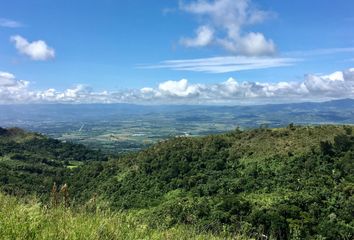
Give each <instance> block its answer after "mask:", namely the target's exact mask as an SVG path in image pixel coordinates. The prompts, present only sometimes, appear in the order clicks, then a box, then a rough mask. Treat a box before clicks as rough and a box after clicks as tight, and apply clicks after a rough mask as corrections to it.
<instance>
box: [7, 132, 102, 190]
mask: <svg viewBox="0 0 354 240" xmlns="http://www.w3.org/2000/svg"><path fill="white" fill-rule="evenodd" d="M106 160H107V157H106V156H104V155H103V154H102V153H101V152H99V151H92V150H89V149H87V148H86V147H84V146H83V145H77V144H71V143H64V142H60V141H58V140H54V139H50V138H46V137H44V136H42V135H39V134H33V133H27V132H25V131H23V130H21V129H17V128H13V129H3V128H0V190H2V191H4V192H6V193H10V194H16V195H25V194H30V193H36V194H38V195H41V196H44V195H45V194H47V193H48V189H50V187H51V186H52V185H53V183H54V182H58V183H63V182H64V181H65V178H66V176H67V175H70V174H71V172H70V171H69V170H70V167H72V164H74V163H76V164H78V163H83V162H89V161H91V162H93V161H106Z"/></svg>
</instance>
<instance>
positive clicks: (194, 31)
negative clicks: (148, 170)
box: [0, 0, 354, 105]
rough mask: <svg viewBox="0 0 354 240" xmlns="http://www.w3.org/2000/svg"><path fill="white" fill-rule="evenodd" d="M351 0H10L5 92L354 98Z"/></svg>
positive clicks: (5, 7)
mask: <svg viewBox="0 0 354 240" xmlns="http://www.w3.org/2000/svg"><path fill="white" fill-rule="evenodd" d="M353 26H354V1H352V0H338V1H335V2H334V1H333V0H313V1H308V0H297V1H282V0H267V1H265V0H153V1H152V0H151V1H146V0H129V1H124V0H120V1H116V0H100V1H93V0H91V1H88V0H85V1H84V0H76V1H72V0H61V1H47V0H27V1H22V0H3V1H1V3H0V103H1V104H12V103H56V102H59V103H120V102H127V103H137V104H231V105H233V104H234V105H238V104H258V103H265V102H267V103H280V102H299V101H324V100H330V99H338V98H347V97H348V98H354V68H353V67H354V28H353Z"/></svg>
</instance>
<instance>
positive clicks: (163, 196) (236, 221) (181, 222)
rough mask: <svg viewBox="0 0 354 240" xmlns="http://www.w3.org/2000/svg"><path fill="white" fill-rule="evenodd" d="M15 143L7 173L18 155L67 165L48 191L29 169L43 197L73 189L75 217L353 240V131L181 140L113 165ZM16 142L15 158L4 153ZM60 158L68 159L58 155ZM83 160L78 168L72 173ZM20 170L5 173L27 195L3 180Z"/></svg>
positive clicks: (294, 130) (91, 154) (30, 140)
mask: <svg viewBox="0 0 354 240" xmlns="http://www.w3.org/2000/svg"><path fill="white" fill-rule="evenodd" d="M15 135H16V136H18V134H15ZM28 136H31V137H28ZM12 138H14V137H4V139H7V140H2V142H1V144H0V147H1V154H2V157H0V159H1V158H2V160H0V164H3V162H5V163H6V164H7V165H6V166H12V165H11V164H13V163H16V162H19V161H20V162H21V164H23V163H24V162H26V161H25V160H19V159H18V158H13V157H9V156H12V155H11V154H16V153H20V154H22V155H24V153H26V154H28V156H37V157H38V158H40V159H42V160H41V161H39V160H34V162H33V164H35V163H36V164H37V163H38V164H39V163H41V164H43V161H44V160H46V161H48V160H49V159H54V160H55V162H58V163H61V164H62V165H61V166H60V167H59V168H58V169H57V170H58V171H59V173H58V172H56V173H55V174H51V173H49V171H48V172H47V173H46V175H48V176H49V177H50V178H49V180H48V181H47V182H44V181H43V179H42V180H37V177H38V173H33V171H32V170H28V169H27V171H28V172H30V173H31V174H29V173H28V174H29V175H28V178H29V179H33V180H32V181H37V182H36V184H37V186H36V187H37V188H39V189H41V187H43V190H40V191H37V190H36V189H34V188H35V187H32V188H33V189H31V190H33V191H35V192H37V193H44V189H49V187H48V186H49V183H51V184H52V183H53V182H54V181H57V183H64V182H67V183H68V185H69V192H70V196H71V200H72V206H73V207H74V208H77V207H82V206H86V207H87V209H88V211H93V212H95V211H98V210H99V211H108V210H109V209H111V210H116V211H123V212H124V214H128V213H131V212H135V213H136V214H137V215H139V216H140V218H142V219H145V220H146V222H145V223H146V224H147V226H148V228H149V229H150V228H152V229H153V228H165V229H171V228H174V227H176V226H185V225H192V226H193V229H194V230H195V231H199V232H206V231H209V232H213V233H216V234H222V233H224V232H227V233H229V234H235V235H238V236H240V235H243V236H248V237H249V238H256V239H257V238H261V237H262V236H263V237H267V238H269V239H352V238H353V237H354V220H353V215H354V197H353V191H354V181H353V180H354V179H353V178H354V172H353V169H354V168H353V161H354V135H353V127H350V126H316V127H299V126H293V125H289V126H288V127H287V128H283V129H266V128H265V129H254V130H250V131H240V130H234V131H232V132H229V133H227V134H222V135H215V136H208V137H201V138H188V137H178V138H174V139H171V140H168V141H163V142H161V143H159V144H156V145H154V146H152V147H150V148H148V149H146V150H143V151H141V152H138V153H131V154H128V155H125V156H122V157H119V158H115V159H111V160H109V161H105V160H106V157H105V156H102V154H100V153H99V152H95V151H90V150H87V149H85V148H84V147H82V146H77V149H76V148H75V146H76V145H72V144H68V143H60V142H57V141H55V140H50V139H47V138H44V137H42V136H37V135H34V136H33V135H31V134H29V135H28V134H24V135H22V137H17V139H21V140H16V139H15V140H8V139H12ZM41 141H44V142H43V145H46V144H47V143H48V144H50V143H51V142H53V141H55V142H56V145H55V146H56V147H55V148H53V146H48V147H43V146H42V147H40V146H41V145H40V144H37V143H40V142H41ZM11 142H12V144H13V145H11V146H12V147H10V148H9V149H11V150H12V152H11V151H10V152H9V151H8V150H6V147H4V146H8V144H10V143H11ZM46 142H47V143H46ZM24 146H28V147H24ZM29 146H32V148H33V149H32V148H30V147H29ZM59 146H60V147H59ZM4 149H5V150H4ZM17 149H19V150H17ZM21 149H25V150H21ZM43 149H44V150H43ZM57 149H64V150H63V151H60V150H59V153H58V150H57ZM70 149H72V151H70ZM80 149H81V150H80ZM54 152H56V154H54ZM60 153H63V154H64V153H65V154H67V155H65V157H63V155H60ZM49 156H51V157H49ZM59 156H60V157H59ZM78 156H83V157H82V158H79V157H78ZM28 159H37V158H31V157H29V158H28ZM78 160H79V161H80V162H81V164H76V166H79V167H76V168H72V167H71V168H68V166H70V164H71V161H78ZM33 164H29V166H32V165H33ZM44 165H45V166H46V167H48V166H47V164H44ZM2 168H3V167H1V169H2ZM18 170H19V168H16V167H14V166H12V168H11V169H10V168H9V171H3V172H0V182H2V186H3V189H5V190H6V189H7V192H11V191H9V189H14V187H16V188H19V189H21V188H22V184H24V189H27V188H28V187H26V184H25V183H23V182H21V181H20V180H19V179H21V178H20V177H17V178H14V177H13V178H10V179H9V178H8V179H7V181H4V180H3V179H4V178H3V176H4V175H5V174H9V172H10V175H12V176H17V175H16V174H17V171H18ZM21 171H23V170H22V169H21ZM21 171H19V172H21ZM60 171H62V172H60ZM1 179H2V180H1ZM41 184H43V185H41ZM27 190H28V189H27ZM30 192H31V191H30ZM47 192H48V193H49V190H47ZM194 230H193V231H194ZM166 231H167V230H166Z"/></svg>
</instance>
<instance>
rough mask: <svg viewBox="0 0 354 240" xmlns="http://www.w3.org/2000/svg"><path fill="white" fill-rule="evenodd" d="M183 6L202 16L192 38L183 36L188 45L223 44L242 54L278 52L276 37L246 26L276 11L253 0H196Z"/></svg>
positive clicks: (252, 54)
mask: <svg viewBox="0 0 354 240" xmlns="http://www.w3.org/2000/svg"><path fill="white" fill-rule="evenodd" d="M180 9H181V10H182V11H184V12H187V13H190V14H193V15H195V16H196V17H199V19H201V22H202V25H201V26H199V27H198V29H197V30H196V36H195V37H193V38H185V37H184V38H182V39H181V40H180V43H181V44H182V45H184V46H186V47H205V46H209V45H217V46H221V47H222V48H224V49H225V50H227V51H229V52H231V53H235V54H238V55H243V56H268V55H273V54H275V52H276V45H275V44H274V42H273V40H271V39H267V38H266V37H265V36H264V35H263V33H260V32H247V31H246V30H245V28H246V27H248V26H250V25H254V24H259V23H262V22H264V21H265V20H266V19H268V18H270V17H271V16H273V15H274V14H273V13H271V12H267V11H262V10H259V9H257V8H256V7H254V6H253V5H252V2H251V1H250V0H238V1H235V0H213V1H206V0H196V1H194V2H192V3H189V4H185V3H183V2H182V3H181V4H180Z"/></svg>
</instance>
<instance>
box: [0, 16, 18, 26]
mask: <svg viewBox="0 0 354 240" xmlns="http://www.w3.org/2000/svg"><path fill="white" fill-rule="evenodd" d="M0 27H7V28H19V27H22V23H20V22H17V21H14V20H11V19H6V18H0Z"/></svg>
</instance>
